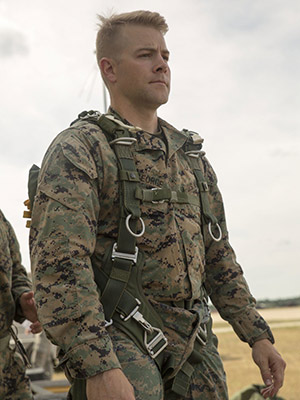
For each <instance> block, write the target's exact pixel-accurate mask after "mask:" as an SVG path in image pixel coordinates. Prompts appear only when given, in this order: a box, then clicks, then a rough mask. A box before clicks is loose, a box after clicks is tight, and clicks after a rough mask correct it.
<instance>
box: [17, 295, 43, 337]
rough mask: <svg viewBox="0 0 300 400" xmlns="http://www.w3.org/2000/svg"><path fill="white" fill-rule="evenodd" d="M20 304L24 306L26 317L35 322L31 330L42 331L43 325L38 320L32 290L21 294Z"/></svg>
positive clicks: (33, 331)
mask: <svg viewBox="0 0 300 400" xmlns="http://www.w3.org/2000/svg"><path fill="white" fill-rule="evenodd" d="M20 306H21V308H22V311H23V314H24V317H25V318H26V319H28V320H29V321H30V322H33V324H32V325H30V330H31V332H32V333H39V332H42V325H41V324H40V322H39V321H38V316H37V310H36V305H35V301H34V297H33V292H32V291H31V292H25V293H22V294H21V296H20Z"/></svg>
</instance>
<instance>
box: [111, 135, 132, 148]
mask: <svg viewBox="0 0 300 400" xmlns="http://www.w3.org/2000/svg"><path fill="white" fill-rule="evenodd" d="M136 142H137V139H135V138H133V137H130V136H129V137H120V138H117V139H114V140H112V141H111V142H109V144H110V145H113V144H123V145H124V146H131V145H132V144H133V143H136Z"/></svg>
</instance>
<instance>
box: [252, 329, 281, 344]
mask: <svg viewBox="0 0 300 400" xmlns="http://www.w3.org/2000/svg"><path fill="white" fill-rule="evenodd" d="M263 339H267V340H269V341H270V342H271V343H272V344H274V343H275V340H274V336H273V334H272V332H271V330H267V331H265V332H264V333H262V334H261V335H259V336H257V337H256V338H254V339H253V341H252V342H251V343H249V344H250V347H253V345H254V344H255V343H256V342H259V341H260V340H263Z"/></svg>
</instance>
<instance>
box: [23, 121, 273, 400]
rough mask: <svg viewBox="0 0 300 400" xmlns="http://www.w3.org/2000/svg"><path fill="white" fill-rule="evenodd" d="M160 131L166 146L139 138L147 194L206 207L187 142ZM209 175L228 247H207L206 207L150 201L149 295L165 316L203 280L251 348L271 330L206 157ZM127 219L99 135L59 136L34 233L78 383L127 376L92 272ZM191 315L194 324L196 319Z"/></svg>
mask: <svg viewBox="0 0 300 400" xmlns="http://www.w3.org/2000/svg"><path fill="white" fill-rule="evenodd" d="M125 122H126V121H125ZM159 123H160V126H161V129H162V132H163V135H164V137H161V135H152V134H149V133H147V132H144V131H141V130H139V131H137V132H136V133H135V137H136V139H137V143H135V144H134V145H133V146H134V157H135V162H136V167H137V171H138V173H139V177H140V181H141V187H142V188H145V189H152V188H162V187H168V188H170V189H171V190H175V191H181V192H186V193H187V194H189V195H191V196H194V197H196V198H199V193H198V186H197V184H196V180H195V177H194V174H193V171H192V170H191V168H190V165H189V161H188V157H187V156H186V155H185V153H184V150H183V146H184V144H185V142H186V141H187V134H186V133H184V132H179V131H178V130H176V129H175V128H174V127H172V126H171V125H169V124H168V123H166V122H165V121H163V120H159ZM202 166H203V169H204V174H205V177H206V179H207V183H208V185H209V200H210V206H211V208H212V211H213V213H214V215H215V216H216V217H217V218H218V221H219V224H220V225H221V227H222V231H223V237H222V240H221V241H220V242H218V243H217V242H215V241H213V240H212V239H211V238H210V237H209V235H208V233H207V229H206V228H204V229H205V230H206V233H207V234H206V235H205V236H206V240H204V239H203V236H202V232H201V210H200V206H199V205H198V204H178V203H173V202H164V203H159V202H158V203H151V202H142V203H141V211H142V218H143V220H144V222H145V225H146V231H145V234H144V235H143V236H142V237H140V238H138V239H137V246H138V247H139V249H140V250H142V251H143V252H144V253H145V258H146V261H145V265H144V267H143V270H142V285H143V289H144V292H145V295H146V296H147V298H148V299H149V300H150V302H151V304H152V305H153V307H154V308H155V309H156V310H157V311H158V313H159V314H160V315H161V311H162V308H163V307H166V306H165V305H164V304H165V303H168V302H170V301H175V302H177V301H181V300H187V299H193V300H195V301H196V300H197V299H199V297H201V286H202V284H203V282H204V281H205V285H206V288H207V289H208V291H209V294H210V297H211V299H212V301H213V303H214V305H215V306H216V307H217V309H218V310H219V312H220V314H221V315H222V317H223V318H224V319H226V320H227V321H228V322H230V323H231V325H232V326H233V328H234V330H235V331H236V333H237V334H238V335H239V337H240V338H241V340H244V341H247V342H248V343H249V344H253V343H254V341H255V340H256V339H257V338H258V337H259V336H260V335H262V334H265V333H266V332H269V328H268V325H267V324H266V322H265V321H264V320H263V319H262V317H261V316H260V315H259V314H258V312H257V311H256V310H255V300H254V298H253V297H252V296H251V294H250V292H249V289H248V286H247V284H246V282H245V280H244V277H243V272H242V269H241V268H240V266H239V265H238V264H237V262H236V259H235V254H234V252H233V250H232V248H231V246H230V244H229V242H228V232H227V228H226V222H225V216H224V209H223V202H222V198H221V194H220V192H219V190H218V187H217V179H216V175H215V173H214V171H213V169H212V167H211V166H210V164H209V162H208V161H207V159H206V158H205V157H202ZM119 214H120V205H119V182H118V168H117V162H116V157H115V154H114V152H113V150H112V149H111V147H110V145H109V143H108V141H107V139H106V137H105V135H104V134H103V133H102V132H101V130H100V128H99V127H98V126H96V125H94V124H91V123H89V122H86V121H79V122H77V123H75V124H74V125H72V127H70V128H69V129H67V130H65V131H64V132H62V133H61V134H60V135H58V136H57V138H56V139H55V140H54V141H53V142H52V144H51V145H50V147H49V149H48V151H47V153H46V155H45V158H44V161H43V164H42V168H41V173H40V178H39V185H38V191H37V196H36V198H35V205H34V209H33V217H32V225H31V232H30V247H31V261H32V268H33V276H34V285H35V290H36V300H37V306H38V309H39V317H40V320H41V322H42V324H43V325H44V328H45V330H46V331H47V334H48V336H49V338H50V339H51V340H52V341H53V343H54V344H56V345H58V346H59V347H60V357H61V360H62V362H64V363H65V369H66V371H67V373H68V375H69V376H70V377H71V378H85V377H89V376H93V375H95V374H96V373H99V372H102V371H105V370H108V369H111V368H117V367H120V360H119V359H118V357H117V356H116V353H115V351H114V349H113V344H112V341H111V339H110V336H109V335H108V333H107V330H106V329H105V327H104V314H103V308H102V305H101V304H100V303H99V300H98V292H97V287H96V284H95V282H94V280H93V270H92V263H96V264H97V266H99V268H101V265H103V254H104V252H105V250H106V249H107V248H108V247H109V246H110V245H111V243H113V242H115V241H116V238H117V234H118V222H119ZM169 309H171V310H172V307H169ZM174 310H175V308H174ZM178 310H179V309H178V308H177V311H176V312H178ZM181 311H182V312H187V310H182V309H181ZM189 314H190V318H191V319H192V318H193V317H194V314H193V313H191V312H190V313H189ZM176 321H177V320H176V313H175V311H174V313H173V315H172V314H171V315H170V314H168V317H167V321H165V322H166V323H167V325H168V326H171V325H173V332H175V331H176V327H177V325H176V323H177V322H176ZM174 327H175V328H174ZM169 331H170V329H169V328H168V329H166V332H165V333H166V335H167V336H170V337H168V339H171V341H170V345H169V346H168V347H167V349H166V352H168V351H171V350H172V346H173V348H175V347H176V344H174V343H172V334H169V333H170V332H169ZM268 334H269V333H268ZM194 339H195V335H194V336H193V340H194ZM190 347H191V346H190ZM190 351H191V349H190ZM204 374H205V373H204ZM217 377H218V374H216V380H217ZM212 384H213V385H215V389H210V390H217V389H216V384H215V383H213V382H212ZM195 398H197V397H195ZM207 398H209V397H207ZM214 398H217V397H214ZM220 398H222V397H220ZM223 398H224V397H223Z"/></svg>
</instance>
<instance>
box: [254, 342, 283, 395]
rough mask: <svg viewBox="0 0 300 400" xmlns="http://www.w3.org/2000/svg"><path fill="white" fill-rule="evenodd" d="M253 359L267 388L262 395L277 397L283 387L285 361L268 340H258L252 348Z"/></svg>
mask: <svg viewBox="0 0 300 400" xmlns="http://www.w3.org/2000/svg"><path fill="white" fill-rule="evenodd" d="M252 357H253V360H254V362H255V363H256V364H257V365H258V367H259V369H260V373H261V376H262V378H263V381H264V383H265V385H266V387H265V388H264V389H263V390H262V392H261V393H262V395H263V396H264V398H265V399H266V398H267V397H272V396H275V395H276V393H277V392H278V390H279V389H280V388H281V386H282V385H283V379H284V370H285V367H286V363H285V361H284V360H283V359H282V357H281V355H280V354H279V353H278V351H277V350H276V349H275V347H274V346H273V345H272V343H271V342H270V341H269V340H268V339H262V340H258V341H257V342H255V343H254V345H253V347H252Z"/></svg>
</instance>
